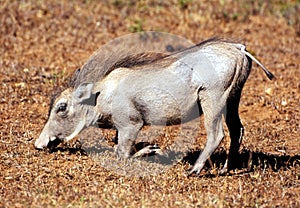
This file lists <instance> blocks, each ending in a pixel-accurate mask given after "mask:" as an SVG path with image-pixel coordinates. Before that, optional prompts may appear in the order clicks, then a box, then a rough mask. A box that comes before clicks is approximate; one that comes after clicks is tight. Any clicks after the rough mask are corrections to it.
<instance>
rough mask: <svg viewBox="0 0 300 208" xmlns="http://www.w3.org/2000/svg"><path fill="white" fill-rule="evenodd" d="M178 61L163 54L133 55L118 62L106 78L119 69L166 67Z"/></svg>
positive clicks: (146, 53) (109, 70) (108, 71)
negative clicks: (152, 66)
mask: <svg viewBox="0 0 300 208" xmlns="http://www.w3.org/2000/svg"><path fill="white" fill-rule="evenodd" d="M176 60H177V59H176V58H175V57H172V56H170V55H167V54H163V53H154V52H145V53H138V54H132V55H129V56H126V57H125V58H122V59H120V60H118V61H117V62H116V63H115V64H114V65H112V67H110V68H109V69H108V70H107V71H106V73H105V76H106V75H108V74H109V73H110V72H112V71H113V70H115V69H117V68H140V67H143V66H149V65H154V66H155V65H156V66H162V67H166V66H168V65H170V64H172V63H174V62H175V61H176Z"/></svg>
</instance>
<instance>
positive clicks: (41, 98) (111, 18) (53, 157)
mask: <svg viewBox="0 0 300 208" xmlns="http://www.w3.org/2000/svg"><path fill="white" fill-rule="evenodd" d="M107 2H109V3H107ZM159 2H160V3H159ZM195 2H196V1H195ZM201 2H202V3H194V2H193V1H189V0H186V1H176V0H174V1H172V2H170V3H164V1H156V0H149V1H141V2H140V3H134V1H123V0H115V1H113V0H111V1H109V0H107V1H101V3H96V2H94V1H58V0H53V1H44V0H41V1H10V0H8V1H3V0H0V22H1V23H0V24H1V27H0V44H1V48H0V50H1V52H0V54H1V58H0V83H1V84H0V110H1V117H0V127H1V128H0V129H1V132H0V136H1V139H0V149H1V153H0V157H1V159H0V171H1V172H0V173H1V174H0V188H1V190H0V207H29V206H31V207H73V206H74V207H102V206H106V207H116V206H127V207H152V206H153V207H191V206H203V207H223V206H226V207H227V206H236V207H271V206H274V207H276V206H277V207H299V206H300V179H299V177H300V167H299V151H300V146H299V135H300V127H299V123H300V112H299V111H300V109H299V106H300V90H299V89H300V58H299V57H300V54H299V52H300V37H299V34H300V20H299V15H298V14H299V10H300V3H299V1H292V0H290V1H287V2H286V3H282V2H283V1H201ZM222 2H225V3H222ZM253 2H255V3H253ZM268 2H273V3H268ZM142 30H159V31H164V32H169V33H173V34H176V35H180V36H183V37H185V38H187V39H190V40H192V41H194V42H198V41H201V40H204V39H206V38H209V37H211V36H221V37H226V38H230V39H234V40H238V41H241V42H244V43H246V44H247V47H248V49H249V50H250V51H251V52H252V53H253V54H255V55H256V56H257V57H259V59H260V60H261V61H262V62H263V63H264V64H265V65H266V66H267V67H268V68H269V69H270V71H272V72H273V73H274V74H275V75H276V77H277V80H275V81H269V80H267V78H266V77H265V75H264V74H263V73H262V71H261V70H260V69H258V67H257V66H256V65H254V67H253V70H252V73H251V75H250V77H249V79H248V81H247V84H246V86H245V88H244V92H243V96H242V101H241V105H240V112H241V118H242V121H243V124H244V126H245V130H246V133H245V137H244V140H243V145H242V151H241V152H242V155H241V160H243V162H246V163H247V161H248V160H249V155H252V159H251V158H250V161H251V162H252V168H251V170H250V171H249V172H247V171H243V170H244V168H243V167H245V166H242V167H241V168H240V169H238V170H237V171H236V173H233V174H231V175H226V176H220V175H218V174H215V173H216V171H215V170H214V168H211V167H209V166H208V168H207V169H206V170H205V171H203V172H202V173H201V175H200V177H189V178H187V177H186V176H184V173H185V171H186V170H187V168H188V163H183V164H178V165H176V166H174V167H173V168H171V169H169V170H168V171H167V172H164V173H162V174H160V175H157V176H149V177H143V178H140V177H124V176H120V175H118V174H116V173H115V172H114V171H108V170H105V169H104V168H103V167H101V165H99V164H98V163H97V162H95V160H93V159H92V158H91V157H89V156H88V155H87V154H86V153H85V152H84V151H83V150H81V149H80V148H79V147H80V144H79V142H78V140H75V141H73V142H70V143H69V144H65V145H62V147H61V149H60V150H59V151H55V152H53V153H50V152H48V151H37V150H35V149H34V147H33V143H34V141H35V139H36V138H37V137H38V135H39V133H40V131H41V129H42V127H43V124H44V122H45V120H46V118H47V112H48V105H49V100H50V95H51V94H52V93H53V92H54V91H55V89H57V88H58V86H61V85H62V83H64V82H65V79H66V78H67V76H68V75H69V74H71V72H72V71H73V70H75V69H76V68H77V67H80V66H81V65H82V64H83V63H84V61H85V60H86V59H87V58H88V57H89V56H90V55H91V54H92V52H93V51H95V50H96V49H98V48H99V47H100V46H101V45H102V44H104V43H106V42H108V41H109V40H111V39H113V38H115V37H118V36H121V35H124V34H127V33H129V32H137V31H142ZM170 132H171V133H170V134H172V130H170ZM200 135H201V137H199V138H197V139H198V140H199V144H200V143H201V144H203V143H204V141H205V135H202V134H200ZM228 142H229V139H228V138H226V139H224V142H223V143H222V145H221V146H222V147H223V148H225V149H226V150H227V149H228ZM218 152H221V153H222V148H220V149H219V150H218ZM221 153H220V155H221V157H223V159H224V155H223V156H222V154H221ZM192 154H193V153H191V155H192ZM215 156H216V158H217V159H214V160H213V162H214V163H216V164H217V163H220V161H219V159H218V157H217V156H218V154H215ZM188 161H189V160H187V162H188Z"/></svg>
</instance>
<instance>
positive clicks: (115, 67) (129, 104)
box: [34, 39, 273, 174]
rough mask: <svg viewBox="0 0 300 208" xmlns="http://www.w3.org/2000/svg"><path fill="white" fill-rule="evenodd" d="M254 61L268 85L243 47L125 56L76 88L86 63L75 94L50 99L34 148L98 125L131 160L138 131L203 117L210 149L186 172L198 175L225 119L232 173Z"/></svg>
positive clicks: (212, 45) (211, 45) (206, 45)
mask: <svg viewBox="0 0 300 208" xmlns="http://www.w3.org/2000/svg"><path fill="white" fill-rule="evenodd" d="M252 60H253V61H255V62H256V63H257V64H258V65H259V66H261V68H262V69H263V70H264V72H265V73H266V75H267V76H268V78H269V79H272V78H273V75H272V73H270V72H269V71H268V70H267V69H266V68H265V67H264V66H263V65H262V64H261V63H260V62H259V61H257V60H256V59H255V58H254V57H253V56H252V55H251V54H250V53H249V52H247V51H246V50H245V46H244V45H242V44H238V43H234V42H229V41H224V40H220V39H210V40H207V41H204V42H201V43H199V44H197V45H195V46H192V47H190V48H187V49H184V50H182V51H180V52H176V53H174V54H172V55H165V54H160V53H141V54H133V55H129V56H128V57H125V58H122V59H120V60H117V61H116V62H115V63H114V64H112V65H111V66H110V67H108V68H103V69H101V70H102V71H101V74H102V75H103V76H99V77H100V78H99V77H98V80H96V81H94V82H80V80H81V79H76V77H85V74H84V73H89V72H91V71H93V69H90V70H86V68H87V67H93V64H90V63H89V62H87V63H86V64H85V65H83V67H82V70H80V71H78V72H77V75H76V77H75V79H74V82H73V84H72V86H71V87H69V88H67V89H65V90H64V91H63V92H61V93H60V94H59V95H57V96H55V97H54V98H53V100H52V104H51V107H50V113H49V118H48V121H47V123H46V124H45V127H44V129H43V131H42V132H41V134H40V136H39V138H38V139H37V140H36V142H35V144H34V145H35V147H36V148H38V149H42V148H44V147H47V146H48V144H49V143H50V141H54V140H58V141H69V140H71V139H72V138H74V137H75V136H76V135H77V134H78V133H80V132H81V131H82V130H83V129H84V128H86V127H88V126H91V125H97V126H99V127H103V128H104V127H105V128H107V127H109V128H110V127H111V128H114V129H116V130H117V136H118V144H117V148H116V149H117V150H116V151H117V154H118V156H119V157H122V158H128V157H130V156H131V155H130V152H131V149H132V146H133V144H134V141H135V140H136V138H137V135H138V132H139V131H140V129H141V128H142V127H143V126H145V125H172V124H180V123H183V122H187V121H190V120H192V119H194V118H196V117H199V116H200V115H201V114H204V124H205V129H206V132H207V141H206V145H205V148H204V149H203V151H202V153H201V154H200V156H199V158H198V159H197V161H196V163H195V164H194V166H193V167H192V168H191V170H190V173H197V174H199V173H200V171H201V169H202V168H203V166H204V164H205V162H206V160H207V159H208V158H209V157H210V155H211V154H212V153H213V152H214V150H215V149H216V148H217V146H218V145H219V143H220V142H221V140H222V139H223V137H224V133H223V124H222V115H224V118H225V121H226V124H227V126H228V129H229V132H230V137H231V144H230V151H229V156H228V160H227V161H228V162H226V164H225V167H224V169H223V170H229V169H232V168H234V160H235V159H236V156H237V154H238V151H239V147H240V144H241V141H242V136H243V126H242V123H241V121H240V117H239V113H238V107H239V101H240V96H241V92H242V88H243V86H244V83H245V82H246V79H247V78H248V75H249V73H250V70H251V66H252ZM93 61H95V60H93ZM78 80H79V81H78Z"/></svg>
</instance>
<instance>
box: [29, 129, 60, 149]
mask: <svg viewBox="0 0 300 208" xmlns="http://www.w3.org/2000/svg"><path fill="white" fill-rule="evenodd" d="M56 140H59V139H57V138H56V137H54V136H49V135H47V134H45V133H44V130H43V132H42V133H41V135H40V136H39V138H38V139H37V140H36V141H35V143H34V146H35V148H36V149H43V148H45V147H47V148H49V145H50V143H53V142H54V141H56ZM51 146H53V145H52V144H51Z"/></svg>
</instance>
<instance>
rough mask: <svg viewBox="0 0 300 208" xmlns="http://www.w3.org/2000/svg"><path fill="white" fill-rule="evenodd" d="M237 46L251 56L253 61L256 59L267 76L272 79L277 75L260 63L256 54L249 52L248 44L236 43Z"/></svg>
mask: <svg viewBox="0 0 300 208" xmlns="http://www.w3.org/2000/svg"><path fill="white" fill-rule="evenodd" d="M236 46H237V48H238V49H240V50H241V52H242V53H243V54H245V55H246V56H248V57H249V58H251V59H252V60H253V61H255V63H257V64H258V65H259V66H260V67H261V68H262V69H263V70H264V72H265V74H266V75H267V77H268V78H269V79H270V80H272V79H274V78H275V76H274V75H273V74H272V73H271V72H270V71H269V70H268V69H267V68H266V67H265V66H264V65H263V64H262V63H260V62H259V61H258V60H257V59H256V58H255V57H254V56H252V54H251V53H249V52H248V51H247V50H246V46H244V45H242V44H236Z"/></svg>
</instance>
